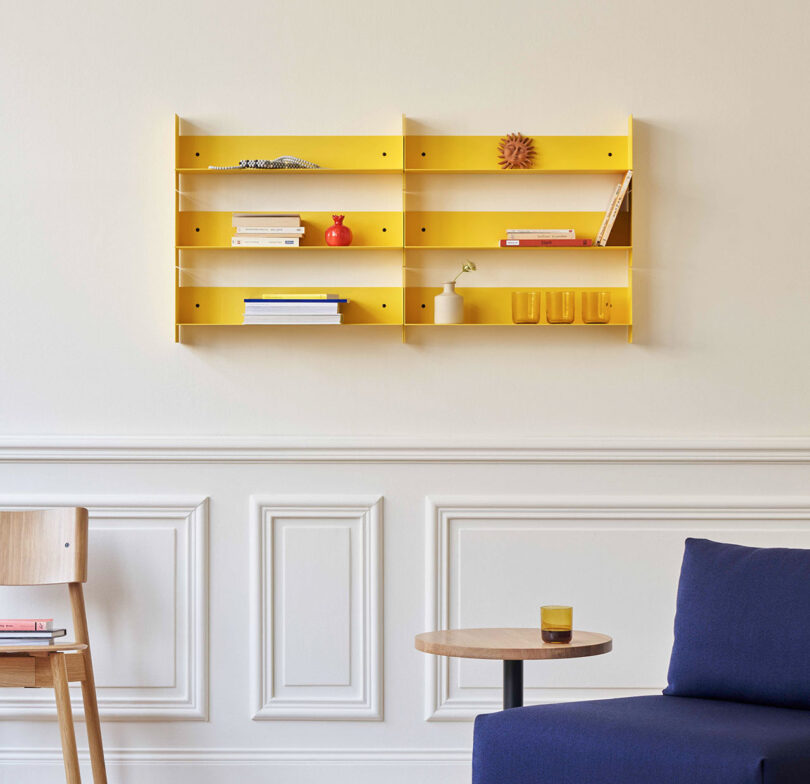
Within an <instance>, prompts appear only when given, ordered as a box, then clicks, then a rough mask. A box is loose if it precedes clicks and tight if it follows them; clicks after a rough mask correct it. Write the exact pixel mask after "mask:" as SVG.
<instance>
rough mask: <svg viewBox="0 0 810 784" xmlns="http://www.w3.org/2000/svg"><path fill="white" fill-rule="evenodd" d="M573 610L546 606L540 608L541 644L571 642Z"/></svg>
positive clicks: (557, 605)
mask: <svg viewBox="0 0 810 784" xmlns="http://www.w3.org/2000/svg"><path fill="white" fill-rule="evenodd" d="M573 621H574V608H573V607H566V606H565V605H560V604H547V605H545V606H544V607H541V608H540V634H541V636H542V638H543V642H560V643H565V642H571V635H572V633H573V632H572V631H571V630H572V628H573Z"/></svg>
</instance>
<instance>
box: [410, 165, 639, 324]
mask: <svg viewBox="0 0 810 784" xmlns="http://www.w3.org/2000/svg"><path fill="white" fill-rule="evenodd" d="M626 173H627V169H549V168H544V169H540V168H533V169H405V174H459V175H461V174H505V175H509V176H510V177H511V176H516V177H517V176H522V177H526V176H528V175H530V174H626ZM490 326H491V325H490Z"/></svg>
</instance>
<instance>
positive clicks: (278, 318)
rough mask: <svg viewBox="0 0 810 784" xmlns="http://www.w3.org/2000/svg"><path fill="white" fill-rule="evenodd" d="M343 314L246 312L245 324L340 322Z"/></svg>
mask: <svg viewBox="0 0 810 784" xmlns="http://www.w3.org/2000/svg"><path fill="white" fill-rule="evenodd" d="M342 319H343V316H341V315H340V313H324V314H320V315H319V314H307V315H290V314H284V313H273V314H268V315H251V314H248V313H246V314H245V320H244V321H243V322H242V323H243V324H340V323H341V322H342Z"/></svg>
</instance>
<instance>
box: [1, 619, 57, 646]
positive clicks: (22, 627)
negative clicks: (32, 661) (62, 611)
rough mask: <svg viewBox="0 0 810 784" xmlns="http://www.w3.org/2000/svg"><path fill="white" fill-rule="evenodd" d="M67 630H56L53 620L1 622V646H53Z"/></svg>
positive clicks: (12, 620) (8, 620)
mask: <svg viewBox="0 0 810 784" xmlns="http://www.w3.org/2000/svg"><path fill="white" fill-rule="evenodd" d="M66 633H67V632H66V631H65V629H54V628H53V618H10V619H6V620H0V645H53V644H54V640H56V639H57V637H64V636H65V634H66Z"/></svg>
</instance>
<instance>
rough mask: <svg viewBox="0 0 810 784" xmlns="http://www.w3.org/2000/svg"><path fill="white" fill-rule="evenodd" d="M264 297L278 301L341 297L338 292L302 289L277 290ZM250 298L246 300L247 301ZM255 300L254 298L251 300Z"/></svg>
mask: <svg viewBox="0 0 810 784" xmlns="http://www.w3.org/2000/svg"><path fill="white" fill-rule="evenodd" d="M261 298H262V299H274V300H276V302H290V301H292V300H299V299H340V296H339V295H338V294H323V293H322V292H319V291H302V292H297V291H293V292H289V291H277V292H275V293H271V294H262V297H261ZM247 301H248V300H245V302H247ZM250 301H251V302H253V301H254V300H250Z"/></svg>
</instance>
